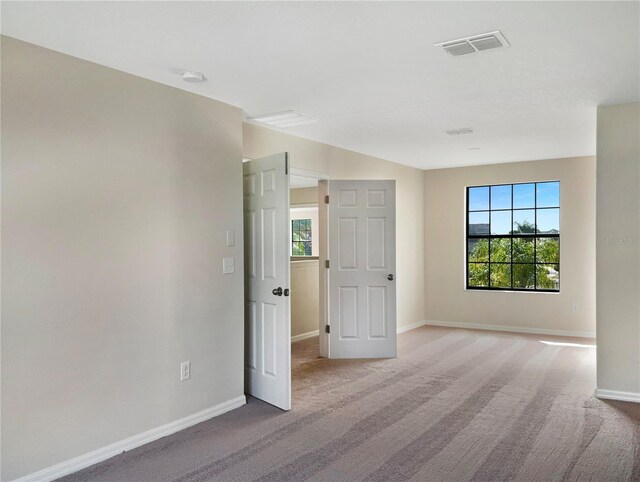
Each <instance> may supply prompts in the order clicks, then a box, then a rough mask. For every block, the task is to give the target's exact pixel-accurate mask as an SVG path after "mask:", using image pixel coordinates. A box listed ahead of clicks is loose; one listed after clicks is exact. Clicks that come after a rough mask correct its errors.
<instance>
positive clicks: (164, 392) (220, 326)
mask: <svg viewBox="0 0 640 482" xmlns="http://www.w3.org/2000/svg"><path fill="white" fill-rule="evenodd" d="M1 49H2V98H1V102H2V376H1V377H2V421H1V423H2V480H12V479H14V478H16V477H19V476H22V475H25V474H29V473H33V472H35V471H38V470H40V469H43V468H45V467H48V466H51V465H54V464H56V463H59V462H62V461H65V460H68V459H70V458H73V457H76V456H79V455H82V454H85V453H87V452H89V451H92V450H95V449H98V448H101V447H104V446H106V445H108V444H111V443H114V442H117V441H120V440H123V439H125V438H127V437H131V436H133V435H136V434H139V433H141V432H144V431H146V430H150V429H153V428H155V427H159V426H161V425H164V424H167V423H168V422H172V421H174V420H177V419H180V418H182V417H185V416H187V415H191V414H193V413H196V412H198V411H201V410H203V409H207V408H209V407H213V406H215V405H217V404H220V403H221V402H225V401H229V400H232V399H236V398H237V397H242V396H243V393H244V390H243V350H244V341H243V281H242V273H243V246H242V232H243V230H242V162H241V159H242V127H241V112H240V110H239V109H237V108H235V107H231V106H228V105H225V104H222V103H220V102H216V101H213V100H210V99H207V98H204V97H200V96H197V95H193V94H190V93H187V92H184V91H181V90H178V89H174V88H171V87H167V86H165V85H161V84H158V83H154V82H150V81H147V80H144V79H141V78H138V77H134V76H131V75H128V74H125V73H122V72H119V71H116V70H112V69H109V68H106V67H103V66H99V65H96V64H92V63H89V62H86V61H83V60H80V59H77V58H73V57H69V56H66V55H62V54H60V53H57V52H54V51H51V50H46V49H43V48H40V47H37V46H34V45H30V44H26V43H23V42H20V41H17V40H14V39H11V38H6V37H2V45H1ZM226 230H234V231H235V246H233V247H227V246H226V234H225V231H226ZM223 257H234V258H235V274H231V275H223V274H222V258H223ZM183 361H191V364H192V367H191V379H190V380H188V381H185V382H181V381H180V379H179V373H180V363H181V362H183Z"/></svg>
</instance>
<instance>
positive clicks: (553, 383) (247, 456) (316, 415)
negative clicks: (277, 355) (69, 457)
mask: <svg viewBox="0 0 640 482" xmlns="http://www.w3.org/2000/svg"><path fill="white" fill-rule="evenodd" d="M542 341H555V342H573V343H579V344H590V343H592V342H590V341H589V340H569V339H559V338H553V337H544V336H531V335H513V334H506V333H492V332H479V331H468V330H455V329H445V328H435V327H423V328H419V329H416V330H413V331H410V332H407V333H405V334H402V335H400V336H399V356H398V358H396V359H391V360H350V361H340V360H325V359H320V358H317V350H318V347H317V339H311V340H305V341H302V342H299V343H296V344H294V345H293V365H294V369H293V410H292V411H291V412H288V413H285V412H281V411H280V410H278V409H276V408H274V407H271V406H269V405H267V404H265V403H263V402H260V401H258V400H255V399H249V403H248V404H247V405H246V406H244V407H242V408H240V409H238V410H235V411H233V412H230V413H228V414H225V415H223V416H221V417H218V418H215V419H213V420H210V421H208V422H204V423H202V424H199V425H197V426H194V427H192V428H190V429H187V430H185V431H182V432H180V433H177V434H174V435H172V436H169V437H166V438H163V439H161V440H158V441H156V442H153V443H151V444H148V445H146V446H143V447H140V448H138V449H136V450H133V451H131V452H128V453H125V454H122V455H119V456H117V457H114V458H112V459H110V460H107V461H105V462H103V463H101V464H98V465H96V466H94V467H90V468H88V469H86V470H83V471H82V472H79V473H77V474H74V475H72V476H70V477H67V478H66V479H65V480H67V481H80V480H108V481H181V482H195V481H209V480H221V481H258V480H259V481H283V480H291V481H302V480H322V481H383V480H393V481H405V480H411V481H440V480H443V481H466V480H476V481H489V480H522V481H547V480H593V481H640V406H639V405H636V404H631V403H622V402H605V401H601V400H597V399H596V398H594V396H593V390H594V386H595V350H594V349H593V348H588V347H576V346H563V345H554V344H545V343H542Z"/></svg>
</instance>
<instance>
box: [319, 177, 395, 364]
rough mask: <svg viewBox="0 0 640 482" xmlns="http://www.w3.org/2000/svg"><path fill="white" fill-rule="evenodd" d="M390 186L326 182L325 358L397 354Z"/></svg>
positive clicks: (392, 185)
mask: <svg viewBox="0 0 640 482" xmlns="http://www.w3.org/2000/svg"><path fill="white" fill-rule="evenodd" d="M395 186H396V184H395V181H334V180H331V181H329V206H328V208H329V233H328V237H329V252H328V258H329V300H328V303H329V309H328V312H329V320H328V321H329V325H330V335H329V357H330V358H386V357H395V356H396V353H397V350H396V283H395V271H396V247H395V244H396V226H395V224H396V187H395Z"/></svg>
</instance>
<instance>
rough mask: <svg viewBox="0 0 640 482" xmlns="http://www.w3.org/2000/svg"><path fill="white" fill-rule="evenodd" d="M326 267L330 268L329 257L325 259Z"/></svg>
mask: <svg viewBox="0 0 640 482" xmlns="http://www.w3.org/2000/svg"><path fill="white" fill-rule="evenodd" d="M324 267H325V268H327V269H329V260H328V259H327V260H325V262H324Z"/></svg>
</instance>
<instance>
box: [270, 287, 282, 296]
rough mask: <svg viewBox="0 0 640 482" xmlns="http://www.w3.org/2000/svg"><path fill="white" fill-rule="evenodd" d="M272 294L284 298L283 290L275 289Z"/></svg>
mask: <svg viewBox="0 0 640 482" xmlns="http://www.w3.org/2000/svg"><path fill="white" fill-rule="evenodd" d="M272 293H273V294H274V295H276V296H282V288H281V287H278V288H274V290H273V291H272Z"/></svg>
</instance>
